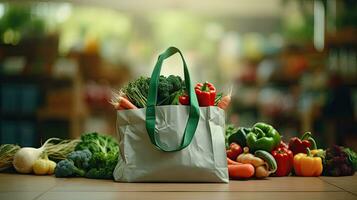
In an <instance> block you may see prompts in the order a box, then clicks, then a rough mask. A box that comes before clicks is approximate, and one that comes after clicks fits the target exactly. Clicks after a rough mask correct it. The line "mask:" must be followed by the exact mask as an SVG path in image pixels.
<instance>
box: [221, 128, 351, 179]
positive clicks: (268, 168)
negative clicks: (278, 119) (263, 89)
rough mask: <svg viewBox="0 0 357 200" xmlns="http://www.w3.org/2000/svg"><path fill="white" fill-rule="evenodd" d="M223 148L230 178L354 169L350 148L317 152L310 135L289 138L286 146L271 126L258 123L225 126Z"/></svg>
mask: <svg viewBox="0 0 357 200" xmlns="http://www.w3.org/2000/svg"><path fill="white" fill-rule="evenodd" d="M226 148H227V150H226V153H227V164H228V173H229V176H230V178H231V179H238V180H240V179H248V178H257V179H262V178H266V177H268V176H278V177H279V176H289V175H290V174H294V175H296V176H320V175H326V176H348V175H353V174H354V172H355V171H356V170H357V154H356V153H355V152H354V151H352V150H351V149H349V148H344V147H339V146H334V147H331V148H328V149H327V150H326V151H324V150H323V149H317V144H316V142H315V140H314V139H313V137H312V134H311V133H310V132H308V133H305V134H304V135H303V136H302V137H301V138H297V137H294V138H291V139H290V143H289V145H287V144H286V143H284V142H283V141H282V140H281V135H280V134H279V133H278V131H277V130H276V129H275V128H274V127H272V126H271V125H269V124H266V123H262V122H259V123H256V124H255V125H254V126H253V127H251V128H245V127H239V128H236V127H234V126H233V125H227V126H226ZM242 148H243V149H244V151H243V152H242ZM310 148H313V149H312V150H310ZM294 152H295V153H294Z"/></svg>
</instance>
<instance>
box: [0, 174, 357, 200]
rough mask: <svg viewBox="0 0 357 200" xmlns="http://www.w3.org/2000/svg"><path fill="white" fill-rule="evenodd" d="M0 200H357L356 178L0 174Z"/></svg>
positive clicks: (356, 176)
mask: <svg viewBox="0 0 357 200" xmlns="http://www.w3.org/2000/svg"><path fill="white" fill-rule="evenodd" d="M0 199H1V200H17V199H21V200H30V199H36V200H37V199H41V200H72V199H73V200H81V199H83V200H90V199H100V200H111V199H113V200H114V199H115V200H120V199H145V200H152V199H155V200H156V199H165V200H175V199H185V200H199V199H205V200H207V199H219V200H224V199H265V200H268V199H274V200H279V199H284V200H286V199H289V200H290V199H298V200H302V199H343V200H348V199H357V175H355V176H348V177H318V178H309V177H280V178H269V179H267V180H249V181H230V183H229V184H212V183H211V184H202V183H195V184H191V183H179V184H177V183H116V182H113V181H110V180H93V179H84V178H55V177H53V176H35V175H20V174H0Z"/></svg>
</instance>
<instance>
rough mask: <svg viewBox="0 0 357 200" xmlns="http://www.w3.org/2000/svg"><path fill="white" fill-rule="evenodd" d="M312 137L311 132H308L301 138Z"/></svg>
mask: <svg viewBox="0 0 357 200" xmlns="http://www.w3.org/2000/svg"><path fill="white" fill-rule="evenodd" d="M310 137H311V132H306V133H305V134H304V135H302V136H301V138H300V139H301V140H306V139H308V138H310Z"/></svg>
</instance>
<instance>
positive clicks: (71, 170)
mask: <svg viewBox="0 0 357 200" xmlns="http://www.w3.org/2000/svg"><path fill="white" fill-rule="evenodd" d="M84 174H85V171H84V170H82V169H78V168H77V167H76V166H75V165H74V163H73V161H72V160H67V159H66V160H61V161H60V162H59V163H57V165H56V168H55V175H56V177H70V176H84Z"/></svg>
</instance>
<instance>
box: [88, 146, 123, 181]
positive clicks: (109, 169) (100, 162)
mask: <svg viewBox="0 0 357 200" xmlns="http://www.w3.org/2000/svg"><path fill="white" fill-rule="evenodd" d="M118 157H119V155H118V154H113V153H108V154H104V153H101V152H99V153H95V154H93V156H92V159H91V160H90V166H91V169H89V170H88V172H87V173H86V177H87V178H101V179H112V178H113V171H114V169H115V166H116V165H117V163H118Z"/></svg>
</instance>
